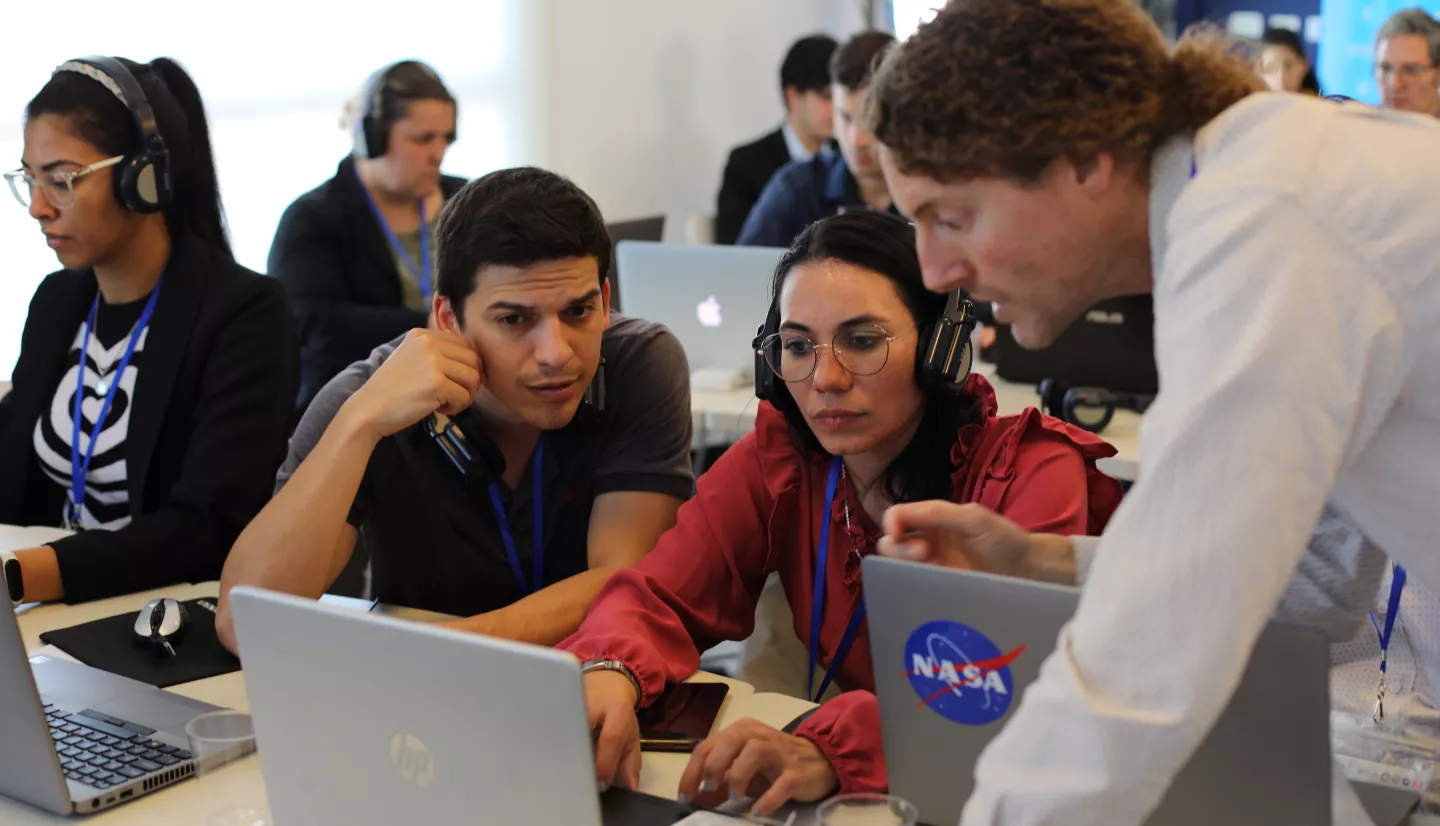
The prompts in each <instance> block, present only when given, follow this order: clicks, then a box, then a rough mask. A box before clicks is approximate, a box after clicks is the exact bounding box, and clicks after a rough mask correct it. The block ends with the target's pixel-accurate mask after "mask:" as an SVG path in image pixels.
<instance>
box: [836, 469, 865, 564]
mask: <svg viewBox="0 0 1440 826" xmlns="http://www.w3.org/2000/svg"><path fill="white" fill-rule="evenodd" d="M840 478H841V480H844V479H846V478H847V476H846V474H845V466H844V465H841V466H840ZM840 504H841V506H842V507H843V508H844V511H845V535H846V536H847V537H849V538H850V552H851V553H853V554H855V561H856V562H859V561H860V559H861V557H863V556H864V554H862V553H860V546H859V545H856V544H855V534H854V533H853V532H852V530H851V527H850V497H849V496H846V497H845V498H844V499H842V500H840Z"/></svg>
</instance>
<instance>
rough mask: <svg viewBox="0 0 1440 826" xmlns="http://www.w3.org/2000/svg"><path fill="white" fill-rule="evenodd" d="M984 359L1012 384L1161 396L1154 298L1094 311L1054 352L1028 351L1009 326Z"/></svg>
mask: <svg viewBox="0 0 1440 826" xmlns="http://www.w3.org/2000/svg"><path fill="white" fill-rule="evenodd" d="M982 356H983V357H984V358H985V359H986V360H987V361H993V362H994V363H995V373H996V375H998V376H1000V378H1002V379H1005V380H1006V381H1013V382H1017V383H1021V384H1036V383H1038V382H1041V381H1044V380H1045V379H1053V380H1055V381H1057V382H1059V383H1061V384H1064V385H1066V386H1068V387H1095V388H1101V389H1104V390H1113V391H1117V392H1122V393H1136V394H1143V395H1155V394H1156V393H1158V392H1159V389H1160V379H1159V376H1158V373H1157V372H1156V369H1155V310H1154V306H1153V304H1152V302H1151V298H1150V296H1148V295H1134V296H1125V297H1122V298H1113V299H1110V300H1109V301H1102V302H1101V303H1099V304H1097V305H1095V306H1094V307H1092V308H1090V309H1089V310H1088V311H1086V313H1085V314H1084V315H1083V316H1081V317H1080V318H1079V319H1076V321H1075V323H1074V324H1071V325H1070V326H1069V327H1068V328H1066V330H1065V332H1063V333H1061V334H1060V337H1059V338H1057V339H1056V340H1055V343H1053V344H1051V345H1050V346H1049V347H1043V348H1041V349H1039V350H1027V349H1025V348H1024V347H1021V346H1020V344H1019V342H1017V341H1015V337H1014V336H1013V335H1011V333H1010V327H1009V326H1008V325H1004V324H1002V325H999V326H998V328H997V329H996V336H995V343H994V344H993V345H992V346H991V347H990V348H989V349H988V350H987V351H986V352H985V353H983V354H982Z"/></svg>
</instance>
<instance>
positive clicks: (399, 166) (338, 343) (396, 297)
mask: <svg viewBox="0 0 1440 826" xmlns="http://www.w3.org/2000/svg"><path fill="white" fill-rule="evenodd" d="M347 117H348V122H349V124H350V128H351V132H352V135H351V139H352V144H353V146H352V150H351V156H350V157H348V158H346V159H345V160H343V161H341V162H340V166H339V167H338V168H337V169H336V170H335V177H333V178H331V179H330V180H328V181H326V182H325V183H323V184H321V185H320V186H318V187H316V188H315V189H313V190H311V191H309V192H307V193H305V194H304V195H301V196H300V197H299V198H297V199H296V200H295V202H294V203H292V204H291V205H290V206H289V207H288V208H287V209H286V210H285V214H284V215H283V216H281V218H280V225H279V226H278V227H277V228H276V230H275V240H274V242H273V243H272V244H271V245H270V261H269V269H270V275H272V276H274V277H276V278H278V279H280V280H281V281H282V282H284V284H285V286H286V288H287V289H288V290H289V291H290V299H291V301H292V302H293V304H294V308H295V317H296V319H297V320H298V321H299V323H300V392H299V395H298V397H297V399H296V406H297V409H298V411H299V412H301V413H303V412H304V410H305V408H306V407H307V406H309V404H310V401H311V400H312V399H313V398H315V394H316V393H318V392H320V388H321V387H323V386H325V382H327V381H329V380H330V378H331V377H332V376H334V375H335V374H336V373H339V372H340V371H341V370H343V369H345V368H346V367H348V366H349V365H350V364H352V363H353V362H356V361H360V360H362V359H364V358H365V357H366V356H368V355H369V354H370V351H371V350H373V349H375V348H376V347H378V346H380V345H381V344H384V343H385V342H387V341H390V340H391V339H393V338H395V337H396V336H398V335H401V334H402V333H404V332H405V331H406V330H412V329H415V328H419V327H424V326H425V325H426V323H427V319H428V316H429V313H430V301H431V297H432V294H433V292H434V281H435V278H434V275H433V273H434V260H435V259H434V257H435V249H434V244H433V243H431V235H432V234H433V232H432V230H433V228H434V224H435V220H436V218H437V217H438V216H439V214H440V208H441V206H443V205H444V203H445V201H446V200H448V199H449V198H450V197H451V196H453V195H454V194H455V192H456V191H458V190H459V189H460V187H461V186H463V185H464V183H465V181H464V180H463V179H461V178H454V177H451V176H449V175H442V174H441V172H440V165H441V163H442V162H443V161H444V160H445V152H446V151H447V150H448V149H449V148H450V145H451V144H452V143H454V142H455V135H456V133H455V122H456V107H455V98H454V96H452V95H451V94H450V90H448V89H446V88H445V84H444V82H442V81H441V80H440V76H439V75H437V74H436V73H435V70H433V69H431V68H430V67H429V66H427V65H425V64H424V63H421V62H419V61H415V60H404V61H401V62H399V63H394V64H391V65H389V66H386V67H384V68H382V69H380V70H379V71H377V72H375V73H374V74H373V75H371V76H370V78H369V79H368V80H367V81H366V82H365V86H364V88H363V89H362V90H361V93H360V96H359V98H358V100H357V102H355V103H354V104H352V107H351V109H350V111H348V112H347Z"/></svg>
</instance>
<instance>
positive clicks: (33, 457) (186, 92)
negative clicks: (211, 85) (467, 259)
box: [0, 57, 299, 602]
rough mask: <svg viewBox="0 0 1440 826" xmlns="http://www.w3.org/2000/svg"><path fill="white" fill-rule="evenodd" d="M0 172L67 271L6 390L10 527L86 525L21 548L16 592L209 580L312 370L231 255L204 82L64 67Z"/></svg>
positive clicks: (53, 283)
mask: <svg viewBox="0 0 1440 826" xmlns="http://www.w3.org/2000/svg"><path fill="white" fill-rule="evenodd" d="M152 124H153V125H152ZM5 177H6V179H7V180H8V182H9V185H10V189H11V191H12V192H13V193H14V195H15V197H16V198H17V199H18V200H19V201H20V203H21V204H23V205H24V206H26V207H28V208H29V210H30V217H32V218H34V219H35V220H36V221H37V222H38V223H39V228H40V231H41V232H42V233H44V235H45V240H46V243H48V244H49V246H50V248H51V249H53V250H54V251H55V256H56V258H58V259H59V261H60V265H61V266H62V267H63V268H64V269H62V270H60V271H59V272H55V273H52V274H50V275H49V276H47V277H46V278H45V280H44V281H42V282H41V283H40V286H39V288H38V289H37V290H36V291H35V297H34V298H33V299H32V300H31V302H30V311H29V314H28V315H27V316H26V319H25V330H24V333H23V335H22V337H21V342H20V358H19V361H18V362H17V363H16V365H15V372H14V376H13V378H12V383H13V384H12V387H11V390H10V393H9V394H8V395H6V396H5V398H4V399H3V400H0V523H5V524H12V525H52V526H56V527H63V528H68V529H70V530H73V531H74V532H75V533H74V534H73V535H72V536H69V537H67V538H65V539H59V540H56V541H55V542H52V543H50V544H49V545H47V546H45V547H41V548H32V549H28V550H22V551H17V552H16V553H15V554H14V558H15V559H16V560H18V561H19V569H20V574H21V576H20V577H19V578H18V579H19V580H20V582H19V584H20V585H21V586H22V588H21V590H23V599H24V600H25V601H30V602H47V601H52V600H60V599H64V600H67V601H69V602H81V601H85V600H91V599H97V598H100V597H108V596H114V595H117V594H126V593H131V592H134V591H141V590H145V589H149V588H157V587H160V586H163V585H168V584H171V583H175V582H205V581H208V580H213V579H215V578H216V577H217V576H219V574H220V568H221V566H222V565H223V564H224V561H225V555H226V554H227V553H228V552H229V550H230V545H231V543H232V542H234V540H235V537H236V536H237V535H239V533H240V530H241V529H242V528H244V527H245V525H246V523H248V522H249V521H250V519H251V517H253V516H254V515H255V514H256V513H257V512H259V510H260V508H261V507H262V506H263V505H264V504H265V502H266V500H267V499H269V494H270V482H271V479H273V477H274V473H275V468H276V467H277V466H278V465H279V463H280V460H281V459H282V458H283V457H284V455H285V436H286V432H287V429H288V425H289V421H290V415H291V404H292V403H293V400H294V398H295V387H296V383H297V381H298V375H297V374H298V371H299V366H298V356H297V343H296V336H295V329H294V322H293V321H292V319H291V316H290V310H289V307H288V306H287V304H286V301H285V290H284V288H283V287H282V286H281V285H280V284H278V283H276V282H275V281H273V280H270V279H268V278H264V277H261V276H259V275H257V274H256V273H253V272H251V271H249V270H247V269H245V268H243V267H241V266H240V265H239V264H237V263H235V259H234V257H233V255H232V254H231V250H230V242H229V240H228V239H227V238H226V230H225V218H224V211H223V209H222V207H221V204H220V193H219V189H218V188H217V186H216V178H215V165H214V162H213V160H212V158H211V151H210V133H209V129H208V127H207V124H206V118H205V109H204V106H203V104H202V103H201V100H200V93H199V92H198V91H197V90H196V88H195V84H194V82H193V81H191V79H190V76H189V75H188V74H186V72H185V70H184V69H182V68H181V67H180V65H179V64H177V63H176V62H174V61H173V60H170V59H169V58H158V59H156V60H154V61H152V62H150V63H146V64H138V63H134V62H132V61H129V60H124V59H122V58H107V57H91V58H81V59H77V60H71V61H69V62H66V63H63V64H61V65H60V67H59V68H57V69H56V70H55V73H54V74H53V75H52V76H51V77H50V80H49V81H48V82H47V83H46V84H45V86H44V87H43V88H42V89H41V90H40V92H39V94H37V95H36V96H35V97H34V98H33V99H32V100H31V101H30V103H29V104H28V105H27V106H26V108H25V147H24V153H23V155H22V156H21V167H20V168H19V169H17V170H15V171H13V172H8V173H6V175H5ZM0 556H4V555H0ZM15 584H16V582H15V581H13V580H12V582H11V585H12V586H13V585H15Z"/></svg>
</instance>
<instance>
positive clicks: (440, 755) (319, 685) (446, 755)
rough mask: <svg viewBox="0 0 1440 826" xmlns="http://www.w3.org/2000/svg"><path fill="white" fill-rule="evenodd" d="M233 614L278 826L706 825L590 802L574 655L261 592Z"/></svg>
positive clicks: (643, 798) (600, 799)
mask: <svg viewBox="0 0 1440 826" xmlns="http://www.w3.org/2000/svg"><path fill="white" fill-rule="evenodd" d="M230 604H231V607H232V610H233V611H234V616H235V627H236V633H237V634H238V636H239V640H240V649H241V652H242V653H243V655H244V661H245V671H244V674H245V688H246V691H247V693H248V695H249V698H250V712H251V715H252V716H253V718H254V721H255V736H256V740H257V742H258V746H259V750H260V765H261V770H262V772H263V773H264V776H265V788H266V791H267V793H268V796H269V801H270V809H271V812H272V813H273V814H274V817H275V822H276V823H279V824H282V826H283V824H291V823H303V824H307V826H325V825H326V824H336V826H369V824H375V826H382V824H383V826H393V824H397V823H402V824H403V823H557V824H560V823H563V824H569V825H570V826H601V824H605V826H618V824H627V825H628V824H633V826H670V825H671V824H674V823H676V822H677V821H679V820H682V819H684V818H685V817H688V816H689V815H690V814H693V813H694V812H695V811H696V810H695V809H693V808H691V807H689V806H682V805H681V804H679V803H676V802H675V801H671V800H664V799H661V798H657V797H652V796H650V795H643V794H638V793H625V792H621V791H618V790H612V791H610V792H607V793H605V794H604V795H600V794H598V793H597V792H596V784H595V764H594V756H593V751H592V746H591V741H590V730H589V725H588V722H587V719H586V715H585V695H584V690H583V688H582V687H581V679H580V664H579V663H578V662H576V660H575V658H574V657H571V656H570V655H568V654H564V653H561V652H558V651H554V650H552V649H548V648H541V647H538V646H532V645H523V644H520V643H515V642H509V641H506V640H499V639H494V638H491V637H484V636H480V635H478V634H466V633H462V632H459V631H451V630H448V629H444V628H438V627H435V626H431V625H426V624H423V623H416V622H407V621H403V620H398V619H393V618H388V617H382V616H377V615H375V614H361V613H356V612H354V611H349V610H346V609H344V608H337V607H333V606H328V605H321V604H318V603H315V602H311V601H308V600H302V599H298V598H296V597H292V596H288V595H283V594H276V593H273V592H269V591H262V590H258V589H254V588H243V587H237V588H235V589H234V590H233V591H231V593H230ZM602 815H603V816H602Z"/></svg>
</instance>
